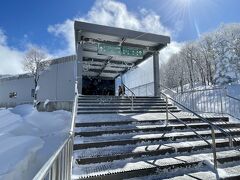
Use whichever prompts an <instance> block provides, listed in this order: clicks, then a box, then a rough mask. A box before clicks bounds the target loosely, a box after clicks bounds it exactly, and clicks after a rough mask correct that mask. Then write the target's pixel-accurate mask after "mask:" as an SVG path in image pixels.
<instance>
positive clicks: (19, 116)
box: [0, 104, 71, 180]
mask: <svg viewBox="0 0 240 180" xmlns="http://www.w3.org/2000/svg"><path fill="white" fill-rule="evenodd" d="M70 119H71V113H70V112H66V111H62V110H60V111H55V112H38V111H37V110H36V109H35V108H33V106H32V105H27V104H26V105H20V106H17V107H15V108H11V109H0V144H1V149H0V179H24V180H28V179H32V177H33V176H34V175H35V174H36V173H37V171H38V170H39V169H40V168H41V167H42V165H43V164H44V163H45V162H46V161H47V159H48V158H49V157H50V156H51V154H53V153H54V151H56V150H57V147H58V146H60V144H61V143H62V142H63V141H64V140H65V139H66V137H67V135H68V131H69V129H70Z"/></svg>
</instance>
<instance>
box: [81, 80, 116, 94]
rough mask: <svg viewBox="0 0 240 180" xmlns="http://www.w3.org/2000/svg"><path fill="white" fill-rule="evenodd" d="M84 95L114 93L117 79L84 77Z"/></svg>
mask: <svg viewBox="0 0 240 180" xmlns="http://www.w3.org/2000/svg"><path fill="white" fill-rule="evenodd" d="M82 94H83V95H112V96H113V95H114V94H115V80H106V79H101V78H88V77H83V88H82Z"/></svg>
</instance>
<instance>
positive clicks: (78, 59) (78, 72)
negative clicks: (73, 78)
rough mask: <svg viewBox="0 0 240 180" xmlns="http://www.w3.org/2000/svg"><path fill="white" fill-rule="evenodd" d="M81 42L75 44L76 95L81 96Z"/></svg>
mask: <svg viewBox="0 0 240 180" xmlns="http://www.w3.org/2000/svg"><path fill="white" fill-rule="evenodd" d="M82 52H83V49H82V44H81V42H78V43H77V81H78V93H79V94H82V74H83V67H82V66H83V63H82V61H83V56H82V54H83V53H82Z"/></svg>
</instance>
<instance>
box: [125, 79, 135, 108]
mask: <svg viewBox="0 0 240 180" xmlns="http://www.w3.org/2000/svg"><path fill="white" fill-rule="evenodd" d="M122 85H123V86H124V87H125V88H126V89H127V90H128V91H129V92H131V94H132V95H131V97H129V96H128V95H127V97H128V98H129V99H130V100H131V109H132V110H133V109H134V107H133V106H134V104H133V103H134V102H133V100H134V98H136V95H135V93H134V92H133V91H132V90H131V89H129V88H128V87H127V86H126V85H125V84H124V83H122ZM124 93H125V92H124Z"/></svg>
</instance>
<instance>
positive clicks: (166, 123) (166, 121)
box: [165, 96, 169, 126]
mask: <svg viewBox="0 0 240 180" xmlns="http://www.w3.org/2000/svg"><path fill="white" fill-rule="evenodd" d="M168 118H169V117H168V97H167V96H166V120H165V125H166V126H167V125H168Z"/></svg>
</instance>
